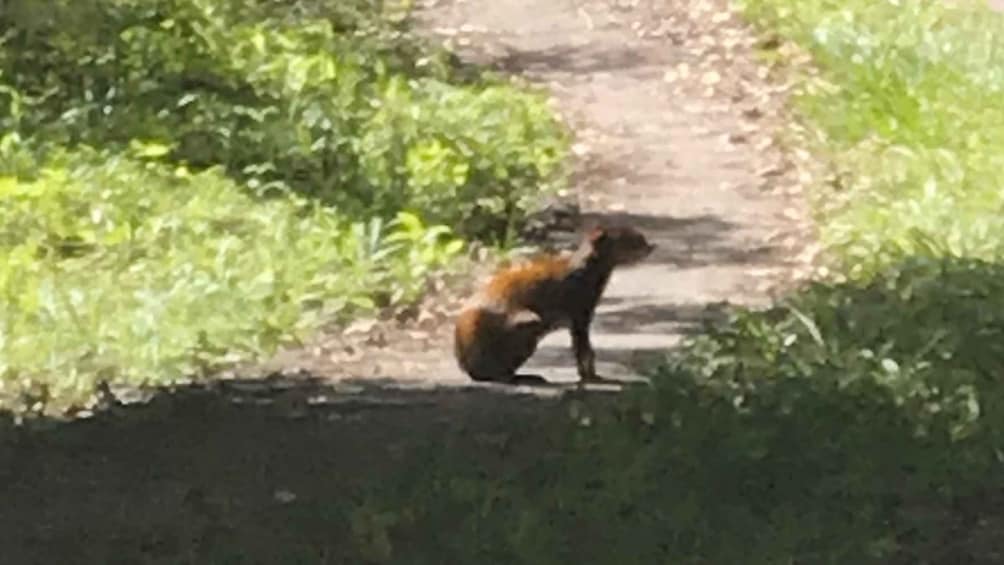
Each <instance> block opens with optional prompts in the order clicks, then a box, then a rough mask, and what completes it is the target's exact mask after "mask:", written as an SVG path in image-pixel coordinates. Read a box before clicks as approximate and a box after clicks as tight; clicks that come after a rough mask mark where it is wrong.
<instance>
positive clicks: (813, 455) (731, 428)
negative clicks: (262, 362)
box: [365, 0, 1004, 564]
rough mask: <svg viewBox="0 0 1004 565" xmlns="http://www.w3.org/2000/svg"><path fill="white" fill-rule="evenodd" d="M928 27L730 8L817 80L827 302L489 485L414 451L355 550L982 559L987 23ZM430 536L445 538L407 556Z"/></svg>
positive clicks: (700, 341) (991, 182) (991, 445)
mask: <svg viewBox="0 0 1004 565" xmlns="http://www.w3.org/2000/svg"><path fill="white" fill-rule="evenodd" d="M947 4H948V3H939V2H921V1H908V0H902V1H897V2H873V1H867V0H852V1H850V2H834V1H828V0H811V1H807V2H803V1H801V0H799V1H795V0H747V1H746V2H745V5H744V8H745V10H746V13H747V14H748V15H749V17H750V18H751V19H752V20H753V21H754V22H756V23H757V24H758V25H759V26H761V29H762V30H763V31H764V33H769V34H779V35H780V36H781V37H782V39H785V40H792V41H794V42H796V43H797V44H798V46H799V47H800V48H801V49H803V50H804V51H806V52H808V53H810V54H811V55H812V56H813V58H814V60H815V63H816V65H817V68H818V70H819V71H820V73H819V75H818V76H812V75H807V76H805V77H803V78H802V79H801V93H800V95H799V96H798V97H797V99H796V100H795V104H796V108H797V109H798V110H799V112H800V117H801V120H802V123H803V125H804V126H805V130H806V132H807V135H805V136H804V137H803V138H802V139H801V140H800V141H801V142H802V143H805V144H810V146H811V149H813V150H814V151H815V152H816V153H817V154H818V155H820V156H821V157H822V158H823V159H825V160H826V161H827V162H829V163H831V164H832V165H833V166H834V168H835V170H836V172H837V173H839V177H840V179H841V183H840V184H839V186H833V185H824V184H822V183H821V184H820V186H819V187H818V189H817V192H816V193H815V195H814V196H815V198H814V200H815V202H816V204H817V211H818V221H819V227H820V230H821V232H822V237H823V242H824V244H825V245H826V247H827V249H828V250H829V251H830V252H831V256H832V257H833V258H834V259H835V262H834V264H835V267H836V268H835V271H836V275H837V277H836V282H834V281H822V282H818V283H815V284H812V285H810V286H809V287H808V288H805V289H803V290H802V291H800V292H798V293H796V294H795V295H793V296H791V297H789V298H788V299H786V300H784V301H781V302H780V303H778V304H777V305H776V306H775V307H773V308H771V309H769V310H767V311H760V312H750V311H737V312H736V313H734V315H733V316H732V318H731V319H730V320H729V321H728V322H727V323H725V324H722V325H720V326H716V327H713V328H709V331H708V332H707V334H706V335H703V336H701V337H699V338H696V339H694V340H692V341H691V342H690V343H689V345H688V346H687V348H685V350H684V351H682V352H681V353H678V354H673V355H672V356H670V357H669V358H668V360H667V361H666V362H665V363H663V364H662V366H659V367H656V368H654V369H652V376H653V386H652V387H651V389H647V390H642V391H638V392H636V393H632V394H631V395H628V396H627V397H626V398H623V399H621V400H620V401H618V402H616V403H615V404H616V406H615V407H614V408H611V407H610V406H604V405H603V404H596V405H590V404H586V405H582V404H573V405H572V406H571V412H570V413H571V416H572V417H571V418H568V417H567V416H566V415H562V416H561V417H559V418H556V420H555V421H554V422H552V423H551V425H550V426H535V427H533V429H532V430H516V431H514V432H513V434H512V436H510V437H508V438H506V440H505V441H504V442H503V443H504V447H503V448H501V449H502V450H503V456H502V462H498V461H492V462H491V464H488V463H484V462H482V461H480V459H477V458H472V457H470V456H468V455H467V454H459V455H458V454H452V453H446V452H443V450H442V449H440V450H439V452H438V453H437V455H435V456H434V457H435V464H430V463H429V462H428V461H423V467H422V468H423V469H425V470H426V472H427V473H431V478H429V479H423V480H422V481H420V482H419V481H416V480H415V477H416V476H417V475H416V474H412V475H410V476H408V477H407V478H402V480H401V481H400V483H399V484H398V490H397V491H395V492H394V494H393V496H388V495H387V494H386V492H385V491H384V490H383V489H384V488H385V487H384V486H382V487H381V489H380V490H379V492H375V493H374V494H373V495H372V497H371V500H378V501H381V502H382V503H380V504H376V503H374V504H375V506H372V505H371V506H367V507H365V509H366V511H367V512H370V513H371V514H372V515H373V516H376V517H379V520H378V519H377V518H373V519H372V520H371V521H370V522H368V523H370V524H377V525H374V526H372V527H373V529H375V530H377V531H378V534H379V535H377V534H371V537H370V538H367V539H373V540H382V543H383V542H386V543H384V545H379V544H376V542H374V546H377V545H379V547H381V548H382V549H383V551H385V552H386V551H389V549H388V548H390V549H393V550H394V551H395V552H396V553H395V555H398V556H401V555H407V556H408V559H407V561H408V562H409V563H436V562H443V561H449V562H468V561H485V560H487V561H489V562H498V563H517V562H518V563H572V562H590V563H639V564H641V563H695V564H696V563H714V564H718V563H745V564H760V563H762V564H776V563H812V564H817V563H834V564H844V563H945V564H948V563H962V562H979V563H989V562H998V561H999V560H1000V559H1001V555H1002V553H1001V547H1002V542H1001V540H1000V537H999V531H1000V528H999V524H1000V502H1001V500H1000V496H999V493H1000V492H1001V491H1002V487H1004V480H1002V479H1001V465H1002V461H1004V458H1002V455H1001V450H1000V446H1001V440H1002V438H1004V382H1002V381H1001V376H1002V374H1001V367H1002V360H1004V265H1002V264H1001V262H1000V259H1001V251H1002V250H1004V229H1002V227H1004V226H1002V223H1001V209H1002V204H1004V192H1002V191H1001V187H1002V186H1004V167H1001V164H1002V163H1001V159H1002V157H1001V156H1002V155H1004V137H1002V135H1004V133H1002V132H1004V111H1002V110H1001V105H1000V103H999V101H1000V99H1001V91H1002V88H1004V74H1002V72H1001V69H1004V51H1002V50H1001V49H999V48H998V43H999V42H1000V41H1001V39H1000V38H1001V37H1002V34H1004V20H1002V19H1001V18H1000V16H997V15H991V14H989V13H988V12H987V11H986V10H985V9H983V8H975V7H973V6H972V5H966V6H962V7H959V6H956V7H948V5H947ZM841 281H842V282H841ZM432 449H433V448H430V452H431V451H432ZM430 469H431V471H429V470H430ZM374 508H375V509H374ZM448 523H449V524H454V523H458V524H462V526H460V527H459V528H460V529H459V531H458V530H453V533H454V535H455V536H456V537H459V538H460V539H461V540H463V541H458V542H456V543H453V544H449V545H444V546H437V547H434V548H433V547H429V546H428V545H425V544H423V543H421V542H420V541H416V540H422V539H428V538H429V537H433V536H435V529H436V528H439V527H442V526H443V525H444V524H448ZM382 536H386V537H382ZM370 550H371V551H376V550H375V549H373V548H370Z"/></svg>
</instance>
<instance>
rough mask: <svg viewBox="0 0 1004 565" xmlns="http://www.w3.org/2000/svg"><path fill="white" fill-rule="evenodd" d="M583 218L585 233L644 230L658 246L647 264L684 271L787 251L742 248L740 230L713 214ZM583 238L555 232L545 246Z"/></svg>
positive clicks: (766, 259) (759, 259) (569, 245)
mask: <svg viewBox="0 0 1004 565" xmlns="http://www.w3.org/2000/svg"><path fill="white" fill-rule="evenodd" d="M580 217H581V221H580V224H581V226H582V228H583V229H588V228H589V227H590V226H594V225H625V226H632V227H635V228H637V229H639V230H641V231H642V232H643V233H645V235H646V237H648V238H649V240H651V241H652V242H653V243H655V244H656V246H657V247H656V250H655V251H654V252H653V253H652V255H651V256H650V257H648V258H647V259H646V260H645V263H646V264H656V265H668V266H672V267H674V268H684V269H687V268H696V267H702V266H706V265H717V266H728V265H755V264H760V263H769V262H770V261H772V260H774V259H776V257H777V255H778V254H779V253H781V252H783V248H781V247H779V246H776V245H769V244H761V245H756V246H746V247H740V246H739V244H740V243H742V242H740V241H739V240H738V239H737V238H735V237H733V236H732V234H733V233H734V232H735V230H736V229H738V226H737V225H736V224H734V223H732V222H729V221H727V220H723V219H721V218H719V217H717V216H715V215H711V214H703V215H700V216H689V217H671V216H658V215H651V214H642V213H629V212H609V213H583V214H581V215H580ZM580 231H581V230H580ZM580 237H581V234H579V233H577V232H570V231H561V232H554V233H550V234H548V238H547V241H545V242H543V246H544V247H545V248H548V249H557V248H566V249H571V248H573V247H574V246H575V245H576V244H577V243H578V241H579V238H580Z"/></svg>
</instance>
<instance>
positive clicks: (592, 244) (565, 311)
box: [454, 227, 655, 383]
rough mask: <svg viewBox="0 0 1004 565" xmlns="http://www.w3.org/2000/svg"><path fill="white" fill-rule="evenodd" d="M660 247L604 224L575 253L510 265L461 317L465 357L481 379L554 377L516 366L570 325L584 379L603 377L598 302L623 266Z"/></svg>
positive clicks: (458, 351)
mask: <svg viewBox="0 0 1004 565" xmlns="http://www.w3.org/2000/svg"><path fill="white" fill-rule="evenodd" d="M654 248H655V246H654V245H652V244H650V243H649V242H648V241H647V240H646V239H645V236H644V235H642V234H641V233H640V232H638V231H636V230H634V229H632V228H628V227H601V228H596V229H593V230H592V231H590V232H589V233H588V234H587V235H586V237H585V238H584V239H583V241H582V243H581V245H580V246H579V248H578V250H576V251H575V253H573V254H572V255H571V256H566V257H562V256H555V255H549V256H544V257H541V258H538V259H535V260H532V261H529V262H527V263H524V264H521V265H516V266H512V267H509V268H507V269H503V270H502V271H501V272H499V273H497V274H496V275H495V276H494V277H492V279H491V280H489V281H488V283H487V284H486V285H485V287H484V288H483V289H482V290H481V292H480V293H479V294H478V295H477V296H476V297H475V298H474V300H473V301H472V303H471V304H470V305H469V306H468V307H466V308H465V309H464V310H463V311H462V312H461V313H460V315H459V316H458V317H457V322H456V327H455V330H454V354H455V355H456V358H457V362H458V363H459V364H460V367H461V368H462V369H463V370H464V372H466V373H467V374H468V375H469V376H470V377H471V378H472V379H474V380H476V381H495V382H507V383H513V382H525V381H531V382H546V381H544V379H543V378H542V377H540V376H539V375H517V374H516V371H517V370H518V369H519V368H520V367H521V366H522V365H523V363H525V362H526V360H527V359H529V358H530V356H531V355H533V353H534V351H536V349H537V344H538V343H539V342H540V340H541V338H543V337H544V336H545V335H547V334H548V333H550V332H552V331H554V330H556V329H559V328H562V327H567V328H568V329H569V331H570V332H571V335H572V347H573V349H574V351H575V361H576V367H577V369H578V373H579V378H580V379H581V380H582V382H587V381H598V380H601V379H600V377H598V376H597V375H596V367H595V355H594V353H593V347H592V344H591V343H590V341H589V326H590V324H591V323H592V321H593V313H594V312H595V311H596V305H597V304H598V303H599V300H600V297H601V296H602V294H603V291H604V290H605V289H606V286H607V282H608V281H609V280H610V275H611V273H612V272H613V270H614V269H615V268H616V267H619V266H622V265H628V264H631V263H635V262H638V261H640V260H642V259H644V258H645V257H647V256H648V255H649V254H650V253H651V252H652V250H653V249H654Z"/></svg>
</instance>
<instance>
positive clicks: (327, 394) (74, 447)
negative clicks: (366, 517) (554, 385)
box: [0, 377, 611, 565]
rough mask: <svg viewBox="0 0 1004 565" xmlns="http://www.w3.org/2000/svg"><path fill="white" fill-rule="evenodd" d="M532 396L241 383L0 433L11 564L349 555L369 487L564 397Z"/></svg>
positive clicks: (474, 449) (478, 448)
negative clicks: (419, 455)
mask: <svg viewBox="0 0 1004 565" xmlns="http://www.w3.org/2000/svg"><path fill="white" fill-rule="evenodd" d="M525 391H526V389H513V388H505V387H498V386H496V387H491V386H470V387H452V388H422V389H418V388H409V387H408V386H406V385H404V384H402V383H399V382H396V381H394V380H393V379H386V380H383V381H376V382H375V381H372V380H366V381H365V382H362V381H360V382H348V383H342V384H333V383H330V382H322V381H319V380H312V379H310V378H307V377H303V378H300V377H294V378H271V379H265V380H247V381H237V380H233V381H222V382H218V383H215V384H213V385H207V386H190V387H183V388H179V389H176V390H174V391H166V390H165V391H160V392H157V393H155V394H154V395H153V397H152V398H151V399H150V400H149V402H146V403H142V404H135V405H130V406H123V407H114V408H111V409H109V410H107V411H104V412H102V413H100V414H99V415H97V416H95V417H93V418H91V419H86V420H77V421H72V422H51V421H50V422H40V423H39V424H38V425H35V426H31V429H30V430H25V429H24V428H20V429H13V428H10V427H6V428H0V430H2V431H0V547H2V548H3V549H2V555H3V557H2V559H0V562H2V563H4V564H5V565H21V564H35V563H38V564H47V563H73V564H75V565H76V564H80V565H86V564H92V563H93V564H96V565H97V564H101V565H104V564H111V563H144V564H145V563H172V564H173V563H221V562H228V563H233V562H241V563H276V564H279V563H347V562H351V561H346V560H345V559H347V557H346V556H349V555H353V551H354V549H353V546H352V543H353V541H352V527H351V524H349V523H348V521H347V520H348V517H349V516H351V513H352V509H353V504H355V502H356V498H355V496H356V493H357V489H359V488H362V487H363V486H364V485H370V486H372V485H374V484H377V485H379V484H380V482H379V480H380V477H381V476H382V474H384V473H391V472H392V471H394V470H395V465H397V463H398V462H400V461H402V460H403V459H405V458H408V457H412V456H414V454H415V453H416V452H417V451H416V450H417V449H418V448H419V447H420V446H427V444H428V442H430V441H439V440H440V439H441V438H446V437H449V438H452V439H451V440H450V442H451V443H450V445H449V447H446V446H445V444H444V449H458V450H467V451H469V452H470V454H471V457H478V456H479V454H482V455H485V456H492V454H495V453H498V452H499V451H500V450H504V445H500V444H498V442H497V441H496V440H497V438H499V437H504V435H505V434H506V432H507V430H509V429H511V428H512V426H513V425H514V422H524V423H532V422H533V421H535V420H543V419H545V418H549V417H554V415H555V414H556V413H557V412H556V411H559V410H560V409H561V406H562V404H563V403H565V402H566V401H567V397H566V398H565V399H561V398H558V397H556V396H554V395H552V396H551V397H548V398H545V397H541V396H539V395H532V394H526V393H525ZM588 397H589V398H590V399H597V401H601V402H602V401H603V400H600V399H602V398H608V397H611V395H607V394H603V393H597V394H588ZM579 398H582V397H581V396H580V397H579ZM591 401H592V400H590V402H591ZM465 452H466V451H465Z"/></svg>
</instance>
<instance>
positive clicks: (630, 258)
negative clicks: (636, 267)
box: [586, 226, 655, 266]
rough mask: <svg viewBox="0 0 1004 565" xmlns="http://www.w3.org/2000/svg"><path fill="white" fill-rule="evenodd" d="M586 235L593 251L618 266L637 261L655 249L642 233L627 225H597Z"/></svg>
mask: <svg viewBox="0 0 1004 565" xmlns="http://www.w3.org/2000/svg"><path fill="white" fill-rule="evenodd" d="M586 237H587V239H588V241H589V243H590V245H592V247H593V249H594V252H595V253H597V254H598V255H600V256H603V257H606V258H609V259H610V260H611V261H612V262H613V263H614V264H615V265H618V266H620V265H630V264H632V263H637V262H639V261H641V260H642V259H645V258H646V257H648V256H649V255H651V254H652V251H653V250H654V249H655V245H654V244H652V243H649V241H648V240H647V239H645V236H644V234H642V233H641V232H640V231H638V230H636V229H634V228H632V227H628V226H597V227H594V228H593V229H591V230H589V232H588V235H587V236H586Z"/></svg>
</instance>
